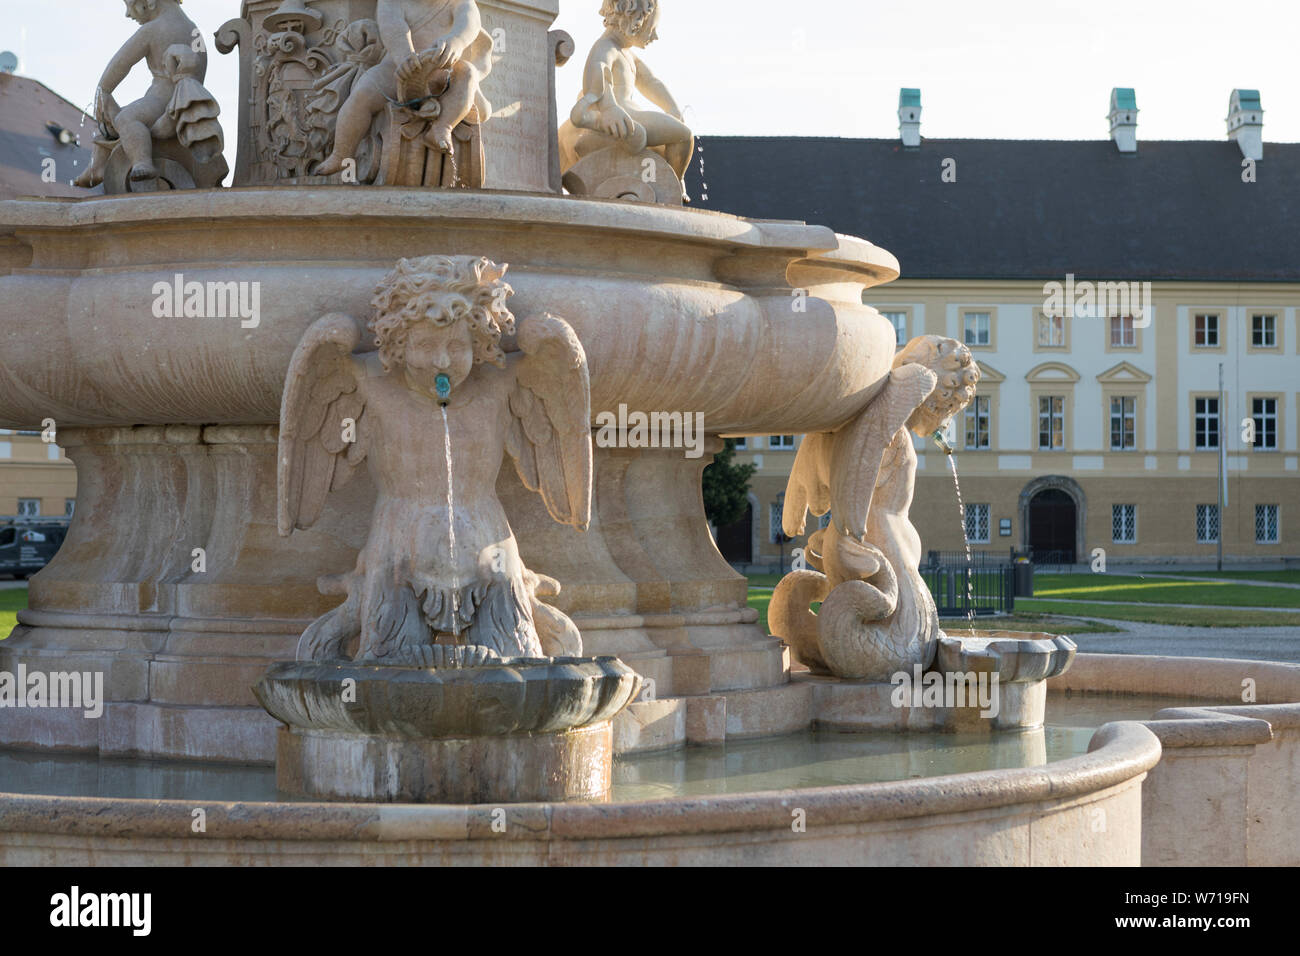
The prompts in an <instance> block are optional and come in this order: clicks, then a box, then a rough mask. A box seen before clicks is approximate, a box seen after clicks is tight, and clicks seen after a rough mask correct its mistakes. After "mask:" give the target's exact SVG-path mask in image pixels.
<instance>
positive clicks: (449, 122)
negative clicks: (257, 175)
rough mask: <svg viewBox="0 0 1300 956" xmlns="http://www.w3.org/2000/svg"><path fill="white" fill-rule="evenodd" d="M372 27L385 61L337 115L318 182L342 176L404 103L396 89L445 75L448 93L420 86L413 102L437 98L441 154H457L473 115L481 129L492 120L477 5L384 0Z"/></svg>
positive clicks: (453, 0)
mask: <svg viewBox="0 0 1300 956" xmlns="http://www.w3.org/2000/svg"><path fill="white" fill-rule="evenodd" d="M375 19H376V20H377V21H378V23H379V34H380V37H381V38H382V39H383V41H384V47H385V49H386V50H387V53H386V54H385V56H384V58H383V60H381V61H380V62H379V64H378V65H377V66H374V67H372V68H371V69H369V70H367V71H366V74H365V75H364V76H363V77H362V78H361V80H360V81H359V82H358V83H357V84H356V86H354V87H353V88H352V92H351V94H350V95H349V96H348V99H347V102H346V103H344V104H343V107H342V109H340V110H339V116H338V124H337V126H336V127H335V130H334V150H333V152H331V153H330V155H329V156H328V157H327V158H326V159H325V161H324V162H322V163H321V164H320V165H319V166H317V167H316V169H315V170H313V173H314V174H315V175H317V176H332V175H334V174H335V173H338V172H342V170H343V164H344V163H345V162H346V161H347V160H348V159H350V158H355V156H356V150H357V146H358V145H359V144H360V143H361V140H362V139H363V138H364V137H365V136H366V134H367V133H368V132H369V131H370V127H371V124H372V123H373V122H374V119H375V117H376V116H377V115H378V114H379V113H380V111H382V110H384V109H385V108H387V106H388V104H389V103H399V102H402V100H401V98H400V97H399V95H398V94H399V87H400V86H407V85H408V84H412V83H414V84H415V85H416V86H417V87H418V86H420V85H422V84H419V83H418V82H416V81H418V80H419V79H420V78H421V77H430V76H431V75H432V74H434V73H437V72H438V71H443V72H444V75H447V81H446V83H447V85H446V89H445V90H444V91H441V92H438V91H430V90H429V89H428V88H427V84H423V85H424V86H425V88H424V89H421V90H420V92H419V93H417V94H416V96H423V97H427V96H429V95H431V94H432V93H436V95H437V98H438V104H439V106H440V107H441V112H440V113H439V116H438V120H437V122H436V123H434V124H433V129H432V131H431V132H432V137H433V141H434V142H436V143H437V145H438V148H439V149H440V150H442V151H443V152H444V153H451V152H452V151H453V148H454V144H453V143H452V137H451V134H452V130H454V129H455V128H456V127H457V126H458V125H460V124H461V123H462V122H463V121H464V120H465V119H466V118H467V117H469V115H470V113H471V112H474V111H477V113H478V117H479V120H480V121H483V120H486V119H487V117H488V114H489V113H490V112H491V107H490V106H489V105H488V102H487V99H486V98H485V97H484V96H483V92H482V90H481V89H480V85H481V83H482V82H483V78H484V77H485V76H487V75H488V73H490V72H491V70H492V37H491V36H490V35H489V34H488V33H487V31H485V30H484V29H483V21H482V18H481V17H480V15H479V10H478V4H477V3H475V2H474V0H379V3H378V6H377V7H376V9H375ZM448 74H449V75H448Z"/></svg>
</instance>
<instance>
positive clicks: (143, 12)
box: [125, 0, 158, 23]
mask: <svg viewBox="0 0 1300 956" xmlns="http://www.w3.org/2000/svg"><path fill="white" fill-rule="evenodd" d="M125 2H126V15H127V17H129V18H130V19H132V20H134V21H135V22H136V23H148V22H149V21H150V20H152V19H153V18H154V17H155V16H157V14H158V4H157V2H156V0H154V2H150V0H125Z"/></svg>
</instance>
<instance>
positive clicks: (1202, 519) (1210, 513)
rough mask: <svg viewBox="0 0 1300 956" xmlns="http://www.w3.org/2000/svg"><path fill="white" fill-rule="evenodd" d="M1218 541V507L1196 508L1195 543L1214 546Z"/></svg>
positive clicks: (1203, 506) (1200, 506) (1205, 506)
mask: <svg viewBox="0 0 1300 956" xmlns="http://www.w3.org/2000/svg"><path fill="white" fill-rule="evenodd" d="M1218 540H1219V506H1218V505H1197V506H1196V543H1197V544H1214V543H1215V542H1216V541H1218Z"/></svg>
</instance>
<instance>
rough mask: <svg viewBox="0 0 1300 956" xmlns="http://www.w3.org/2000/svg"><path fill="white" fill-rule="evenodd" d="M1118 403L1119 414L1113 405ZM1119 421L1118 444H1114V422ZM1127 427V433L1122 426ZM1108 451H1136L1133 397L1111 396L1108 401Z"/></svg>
mask: <svg viewBox="0 0 1300 956" xmlns="http://www.w3.org/2000/svg"><path fill="white" fill-rule="evenodd" d="M1116 402H1118V403H1119V412H1118V413H1116V411H1115V403H1116ZM1117 418H1118V419H1119V434H1120V443H1119V444H1118V445H1116V444H1115V421H1116V419H1117ZM1126 424H1127V425H1128V429H1127V431H1126V430H1125V428H1124V426H1125V425H1126ZM1110 450H1111V451H1136V450H1137V398H1136V397H1135V396H1133V395H1112V396H1111V399H1110Z"/></svg>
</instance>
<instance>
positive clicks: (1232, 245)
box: [704, 89, 1300, 568]
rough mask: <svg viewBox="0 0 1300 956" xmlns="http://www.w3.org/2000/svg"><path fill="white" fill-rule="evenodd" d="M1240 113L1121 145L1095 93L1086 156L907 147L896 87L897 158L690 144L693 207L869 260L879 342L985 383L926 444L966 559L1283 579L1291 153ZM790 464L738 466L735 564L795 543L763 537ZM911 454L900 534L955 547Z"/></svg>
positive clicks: (727, 536) (1253, 99)
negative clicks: (951, 359)
mask: <svg viewBox="0 0 1300 956" xmlns="http://www.w3.org/2000/svg"><path fill="white" fill-rule="evenodd" d="M1262 115H1263V111H1262V109H1261V108H1260V106H1259V95H1258V93H1256V92H1254V91H1248V90H1238V91H1233V94H1232V97H1231V99H1230V103H1229V122H1228V126H1229V137H1228V138H1227V139H1225V140H1224V141H1222V142H1151V143H1139V142H1138V141H1137V137H1136V116H1137V108H1136V100H1135V97H1134V96H1133V92H1132V91H1131V90H1118V89H1117V90H1114V91H1112V96H1111V113H1110V119H1111V138H1110V140H1098V141H1091V142H1090V141H1069V142H1043V141H1011V140H946V141H945V140H922V139H920V137H919V133H918V131H917V129H916V128H913V125H912V124H919V119H920V97H919V93H918V92H917V91H907V90H905V91H903V97H902V100H901V106H900V126H901V129H902V133H903V138H902V140H900V141H893V140H889V141H885V140H795V139H781V140H774V139H747V138H727V139H722V138H712V139H707V140H706V141H705V144H704V145H705V155H706V156H707V160H708V175H709V180H710V182H709V196H710V198H709V202H708V205H709V207H710V208H715V209H719V210H725V211H727V212H734V213H737V214H741V215H746V216H755V217H762V218H769V219H782V218H794V217H795V216H797V217H798V218H800V219H806V220H808V221H817V222H828V223H829V224H830V225H831V226H832V227H833V228H835V229H836V230H837V231H839V232H844V233H849V234H853V235H860V236H864V237H865V238H868V239H870V240H871V241H872V242H875V243H877V244H879V245H881V246H883V247H884V248H886V249H889V250H890V251H891V252H893V253H894V254H895V255H896V256H897V257H898V259H899V262H900V265H901V271H902V276H903V278H901V279H900V280H898V281H896V282H893V283H890V284H888V285H885V286H881V287H879V288H876V289H872V290H871V291H870V292H869V293H868V296H867V303H868V304H870V305H872V306H874V307H875V308H876V309H877V310H878V311H879V312H880V313H881V314H882V315H883V316H885V317H886V318H887V319H889V320H890V321H891V322H893V323H894V326H895V328H896V330H897V333H898V341H899V343H900V344H902V343H904V342H906V341H907V340H908V339H910V338H912V337H914V336H917V335H924V334H936V335H945V336H950V337H952V338H956V339H958V340H960V341H964V342H966V343H967V345H969V346H970V348H971V350H972V352H973V353H974V355H975V358H976V359H977V360H978V362H979V363H980V365H981V367H982V369H983V371H984V378H983V381H982V383H981V385H980V388H979V392H978V397H977V399H976V402H975V403H974V404H972V406H971V407H970V408H969V409H968V410H967V411H966V413H965V415H963V416H961V417H960V418H959V420H956V421H954V422H953V423H952V427H951V430H950V435H949V436H948V437H949V440H950V441H951V443H952V445H953V446H954V447H955V448H956V449H957V463H958V468H959V471H960V475H961V486H962V492H963V495H964V498H965V501H966V504H967V516H966V530H967V532H968V534H969V536H970V538H971V541H972V544H973V546H974V547H975V548H976V549H977V550H982V551H990V552H1009V550H1010V549H1012V548H1015V549H1018V550H1023V549H1027V548H1032V549H1033V550H1034V551H1035V552H1036V553H1037V554H1039V555H1040V557H1042V558H1044V559H1046V560H1050V561H1053V562H1055V561H1079V562H1089V561H1092V560H1094V558H1095V556H1096V555H1097V551H1098V549H1100V550H1101V551H1103V552H1104V553H1105V558H1106V560H1107V561H1108V562H1117V563H1124V562H1147V561H1198V562H1205V561H1213V560H1215V557H1216V553H1217V550H1218V547H1219V541H1218V539H1219V536H1220V535H1222V548H1223V552H1224V555H1225V560H1229V561H1231V560H1238V561H1241V560H1250V561H1283V560H1284V559H1286V558H1288V557H1290V558H1293V559H1294V558H1295V557H1296V556H1297V555H1300V544H1298V542H1300V535H1297V533H1296V530H1295V523H1296V522H1298V521H1300V448H1298V447H1297V421H1298V420H1300V418H1298V416H1297V411H1298V409H1297V392H1298V391H1300V323H1298V318H1300V229H1297V228H1296V225H1295V224H1296V222H1297V221H1300V218H1298V217H1300V145H1297V144H1264V143H1263V142H1262V134H1261V129H1262ZM909 141H910V143H913V144H915V145H910V144H909ZM1220 369H1222V392H1221V391H1220V388H1221V386H1220ZM797 441H798V439H797V438H796V437H794V436H780V437H779V438H777V439H775V440H774V439H773V438H772V437H767V436H754V437H750V438H748V439H747V447H746V450H745V451H743V452H742V453H741V454H739V455H738V456H737V457H738V460H742V461H743V460H746V459H749V460H753V461H754V462H755V463H756V464H758V465H759V471H758V473H757V474H756V475H755V478H754V480H753V482H752V485H751V503H752V506H753V520H752V523H751V524H750V525H749V526H748V527H747V528H729V529H722V530H721V531H720V532H719V542H720V545H725V547H724V553H726V554H727V555H728V557H729V558H730V559H732V560H733V561H734V562H736V563H737V564H740V565H751V566H753V565H760V566H764V567H771V568H775V567H776V566H777V563H778V561H779V560H780V554H781V553H782V551H784V554H785V555H786V559H785V560H786V561H788V555H789V553H790V549H791V548H792V547H797V546H799V545H801V544H802V542H793V543H786V544H785V545H784V546H782V545H781V544H779V543H778V542H777V540H776V536H777V534H778V533H779V531H780V523H779V513H780V507H779V506H780V495H781V493H782V492H783V491H784V488H785V478H786V475H787V474H788V470H789V466H790V463H791V462H792V461H793V454H794V452H793V450H792V449H793V447H794V446H795V444H796V443H797ZM917 448H918V451H920V452H921V454H920V461H919V468H920V470H919V473H918V482H917V497H916V503H915V505H914V507H913V509H912V516H913V522H914V524H915V525H916V527H917V529H918V530H919V531H920V534H921V538H922V541H923V542H924V543H925V546H926V547H927V548H931V549H936V550H946V551H956V550H959V549H960V548H961V547H962V525H961V523H960V520H959V517H958V509H957V504H956V499H955V493H954V488H953V479H952V475H951V474H950V472H949V469H948V463H947V461H946V456H945V455H944V454H943V453H942V452H941V451H939V449H938V448H937V446H936V445H934V444H932V443H930V442H928V441H925V442H923V441H921V440H919V439H918V440H917ZM1221 469H1222V473H1223V475H1224V480H1223V482H1222V483H1221V482H1220V480H1219V475H1220V473H1221ZM1221 492H1222V493H1223V496H1224V502H1223V504H1222V507H1221V506H1220V494H1221ZM746 537H748V538H749V540H750V542H751V548H750V550H749V552H748V553H747V552H746V551H745V549H744V548H743V547H741V546H740V545H741V544H743V542H744V541H745V539H746Z"/></svg>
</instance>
